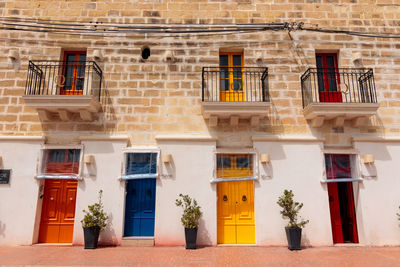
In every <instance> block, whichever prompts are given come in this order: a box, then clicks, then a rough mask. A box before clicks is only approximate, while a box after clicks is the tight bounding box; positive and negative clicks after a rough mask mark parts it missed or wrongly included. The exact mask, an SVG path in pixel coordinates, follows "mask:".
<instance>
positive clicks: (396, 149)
mask: <svg viewBox="0 0 400 267" xmlns="http://www.w3.org/2000/svg"><path fill="white" fill-rule="evenodd" d="M354 147H355V148H356V149H357V150H358V151H359V153H360V155H361V156H362V155H365V154H372V155H374V158H375V163H373V164H371V165H369V166H367V165H364V164H361V167H362V168H361V172H362V174H363V175H364V176H367V175H368V176H370V175H371V174H372V175H374V174H376V176H375V177H364V181H363V182H361V183H360V184H359V192H358V198H357V200H356V203H357V206H356V209H357V225H358V232H359V235H360V242H361V243H362V244H365V245H377V246H383V245H397V246H398V245H399V244H400V221H399V220H398V216H397V215H396V213H398V212H400V209H399V206H400V143H399V142H380V143H374V142H354Z"/></svg>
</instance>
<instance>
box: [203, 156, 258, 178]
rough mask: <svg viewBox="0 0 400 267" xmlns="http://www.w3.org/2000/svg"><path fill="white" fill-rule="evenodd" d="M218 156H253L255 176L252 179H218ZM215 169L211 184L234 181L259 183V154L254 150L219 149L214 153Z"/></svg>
mask: <svg viewBox="0 0 400 267" xmlns="http://www.w3.org/2000/svg"><path fill="white" fill-rule="evenodd" d="M218 154H233V155H241V154H242V155H249V154H251V155H253V176H251V177H235V178H218V177H217V168H218V167H217V155H218ZM213 158H214V164H213V166H214V168H213V177H212V178H211V180H210V182H211V183H220V182H233V181H258V180H259V177H260V175H259V169H258V167H259V166H258V153H257V151H255V150H254V149H217V150H216V151H214V157H213Z"/></svg>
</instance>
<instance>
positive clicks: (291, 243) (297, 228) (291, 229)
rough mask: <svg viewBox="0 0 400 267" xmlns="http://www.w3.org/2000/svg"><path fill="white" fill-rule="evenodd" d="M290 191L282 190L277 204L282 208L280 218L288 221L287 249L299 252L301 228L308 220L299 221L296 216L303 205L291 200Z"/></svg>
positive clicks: (286, 228) (291, 194) (286, 229)
mask: <svg viewBox="0 0 400 267" xmlns="http://www.w3.org/2000/svg"><path fill="white" fill-rule="evenodd" d="M293 196H294V195H293V192H292V190H286V189H285V190H284V191H283V195H282V196H280V197H279V199H278V202H277V204H278V205H279V206H280V207H281V208H282V210H281V214H282V218H284V219H289V223H288V225H287V226H286V227H285V231H286V238H287V241H288V248H289V249H290V250H300V249H301V247H300V244H301V228H303V227H304V226H305V225H306V224H307V223H308V222H309V220H303V219H301V218H300V219H299V218H298V217H297V216H298V214H299V211H300V209H301V208H302V207H303V203H299V202H295V201H294V200H293Z"/></svg>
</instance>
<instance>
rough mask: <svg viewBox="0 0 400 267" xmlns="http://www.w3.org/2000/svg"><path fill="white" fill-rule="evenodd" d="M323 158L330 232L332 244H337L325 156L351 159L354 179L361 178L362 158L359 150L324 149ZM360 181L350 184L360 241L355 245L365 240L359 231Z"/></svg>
mask: <svg viewBox="0 0 400 267" xmlns="http://www.w3.org/2000/svg"><path fill="white" fill-rule="evenodd" d="M321 152H322V153H321V156H322V159H323V161H322V164H323V169H324V173H325V174H324V176H325V177H324V179H325V181H321V182H323V183H324V184H325V185H326V197H327V198H326V201H327V202H328V209H329V212H328V216H329V231H330V236H331V237H332V244H335V243H334V242H333V230H332V224H331V214H330V204H329V193H328V184H329V182H326V181H327V180H328V175H327V171H326V162H325V155H326V154H346V155H348V156H349V159H350V170H351V176H352V177H359V176H360V174H361V167H360V164H361V158H360V153H359V151H358V150H355V149H329V148H328V149H323V150H322V151H321ZM358 182H359V181H353V182H349V183H351V187H352V195H353V203H354V217H355V222H356V229H357V239H358V243H354V244H360V243H361V242H360V240H362V239H363V236H362V235H361V233H360V231H359V224H360V221H362V220H360V217H359V210H360V209H361V207H360V206H359V201H358V200H359V190H360V186H359V183H358ZM335 183H340V182H335ZM339 244H340V243H339Z"/></svg>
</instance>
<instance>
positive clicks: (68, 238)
mask: <svg viewBox="0 0 400 267" xmlns="http://www.w3.org/2000/svg"><path fill="white" fill-rule="evenodd" d="M77 185H78V182H77V181H75V180H58V179H47V180H46V181H45V186H44V194H43V205H42V215H41V221H40V229H39V243H71V242H72V235H73V227H74V219H75V203H76V190H77Z"/></svg>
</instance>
